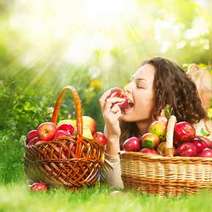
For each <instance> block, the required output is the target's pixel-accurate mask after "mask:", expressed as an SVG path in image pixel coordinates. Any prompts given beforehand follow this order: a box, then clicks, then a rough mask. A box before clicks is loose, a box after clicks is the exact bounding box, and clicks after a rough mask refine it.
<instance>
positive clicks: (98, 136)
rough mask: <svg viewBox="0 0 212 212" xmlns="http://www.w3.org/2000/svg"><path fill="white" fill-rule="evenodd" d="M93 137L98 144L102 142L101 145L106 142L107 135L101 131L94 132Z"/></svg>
mask: <svg viewBox="0 0 212 212" xmlns="http://www.w3.org/2000/svg"><path fill="white" fill-rule="evenodd" d="M94 139H95V140H96V141H97V142H98V143H99V144H102V145H105V144H107V143H108V140H107V137H106V136H105V134H104V133H102V132H96V133H95V134H94Z"/></svg>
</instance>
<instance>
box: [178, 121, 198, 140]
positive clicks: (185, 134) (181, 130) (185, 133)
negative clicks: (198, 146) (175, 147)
mask: <svg viewBox="0 0 212 212" xmlns="http://www.w3.org/2000/svg"><path fill="white" fill-rule="evenodd" d="M195 134H196V131H195V128H194V127H193V126H192V125H191V124H190V123H188V122H186V121H181V122H178V123H176V125H175V129H174V140H175V141H177V142H188V141H192V140H193V139H194V137H195Z"/></svg>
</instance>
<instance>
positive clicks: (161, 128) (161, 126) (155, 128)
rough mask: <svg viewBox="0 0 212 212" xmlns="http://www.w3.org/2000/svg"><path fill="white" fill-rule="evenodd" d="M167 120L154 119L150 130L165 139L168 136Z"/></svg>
mask: <svg viewBox="0 0 212 212" xmlns="http://www.w3.org/2000/svg"><path fill="white" fill-rule="evenodd" d="M166 124H167V123H166V122H165V121H154V122H152V123H151V125H150V126H149V130H148V131H149V132H150V133H153V134H155V135H157V136H158V137H159V138H160V140H165V137H166Z"/></svg>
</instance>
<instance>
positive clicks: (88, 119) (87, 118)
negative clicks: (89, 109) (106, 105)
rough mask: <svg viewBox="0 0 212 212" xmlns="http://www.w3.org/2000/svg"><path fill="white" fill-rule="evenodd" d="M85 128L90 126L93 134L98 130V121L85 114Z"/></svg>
mask: <svg viewBox="0 0 212 212" xmlns="http://www.w3.org/2000/svg"><path fill="white" fill-rule="evenodd" d="M82 118H83V128H89V129H90V130H91V133H92V135H93V134H94V133H95V132H96V121H95V120H94V119H93V118H91V117H90V116H83V117H82Z"/></svg>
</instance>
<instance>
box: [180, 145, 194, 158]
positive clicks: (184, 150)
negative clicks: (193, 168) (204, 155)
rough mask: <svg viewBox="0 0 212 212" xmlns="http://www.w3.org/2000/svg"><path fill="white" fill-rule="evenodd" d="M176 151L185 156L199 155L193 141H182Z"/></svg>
mask: <svg viewBox="0 0 212 212" xmlns="http://www.w3.org/2000/svg"><path fill="white" fill-rule="evenodd" d="M176 153H177V155H180V156H183V157H194V156H196V155H197V147H196V146H195V144H194V143H192V142H186V143H182V144H181V145H180V146H179V147H177V151H176Z"/></svg>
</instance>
